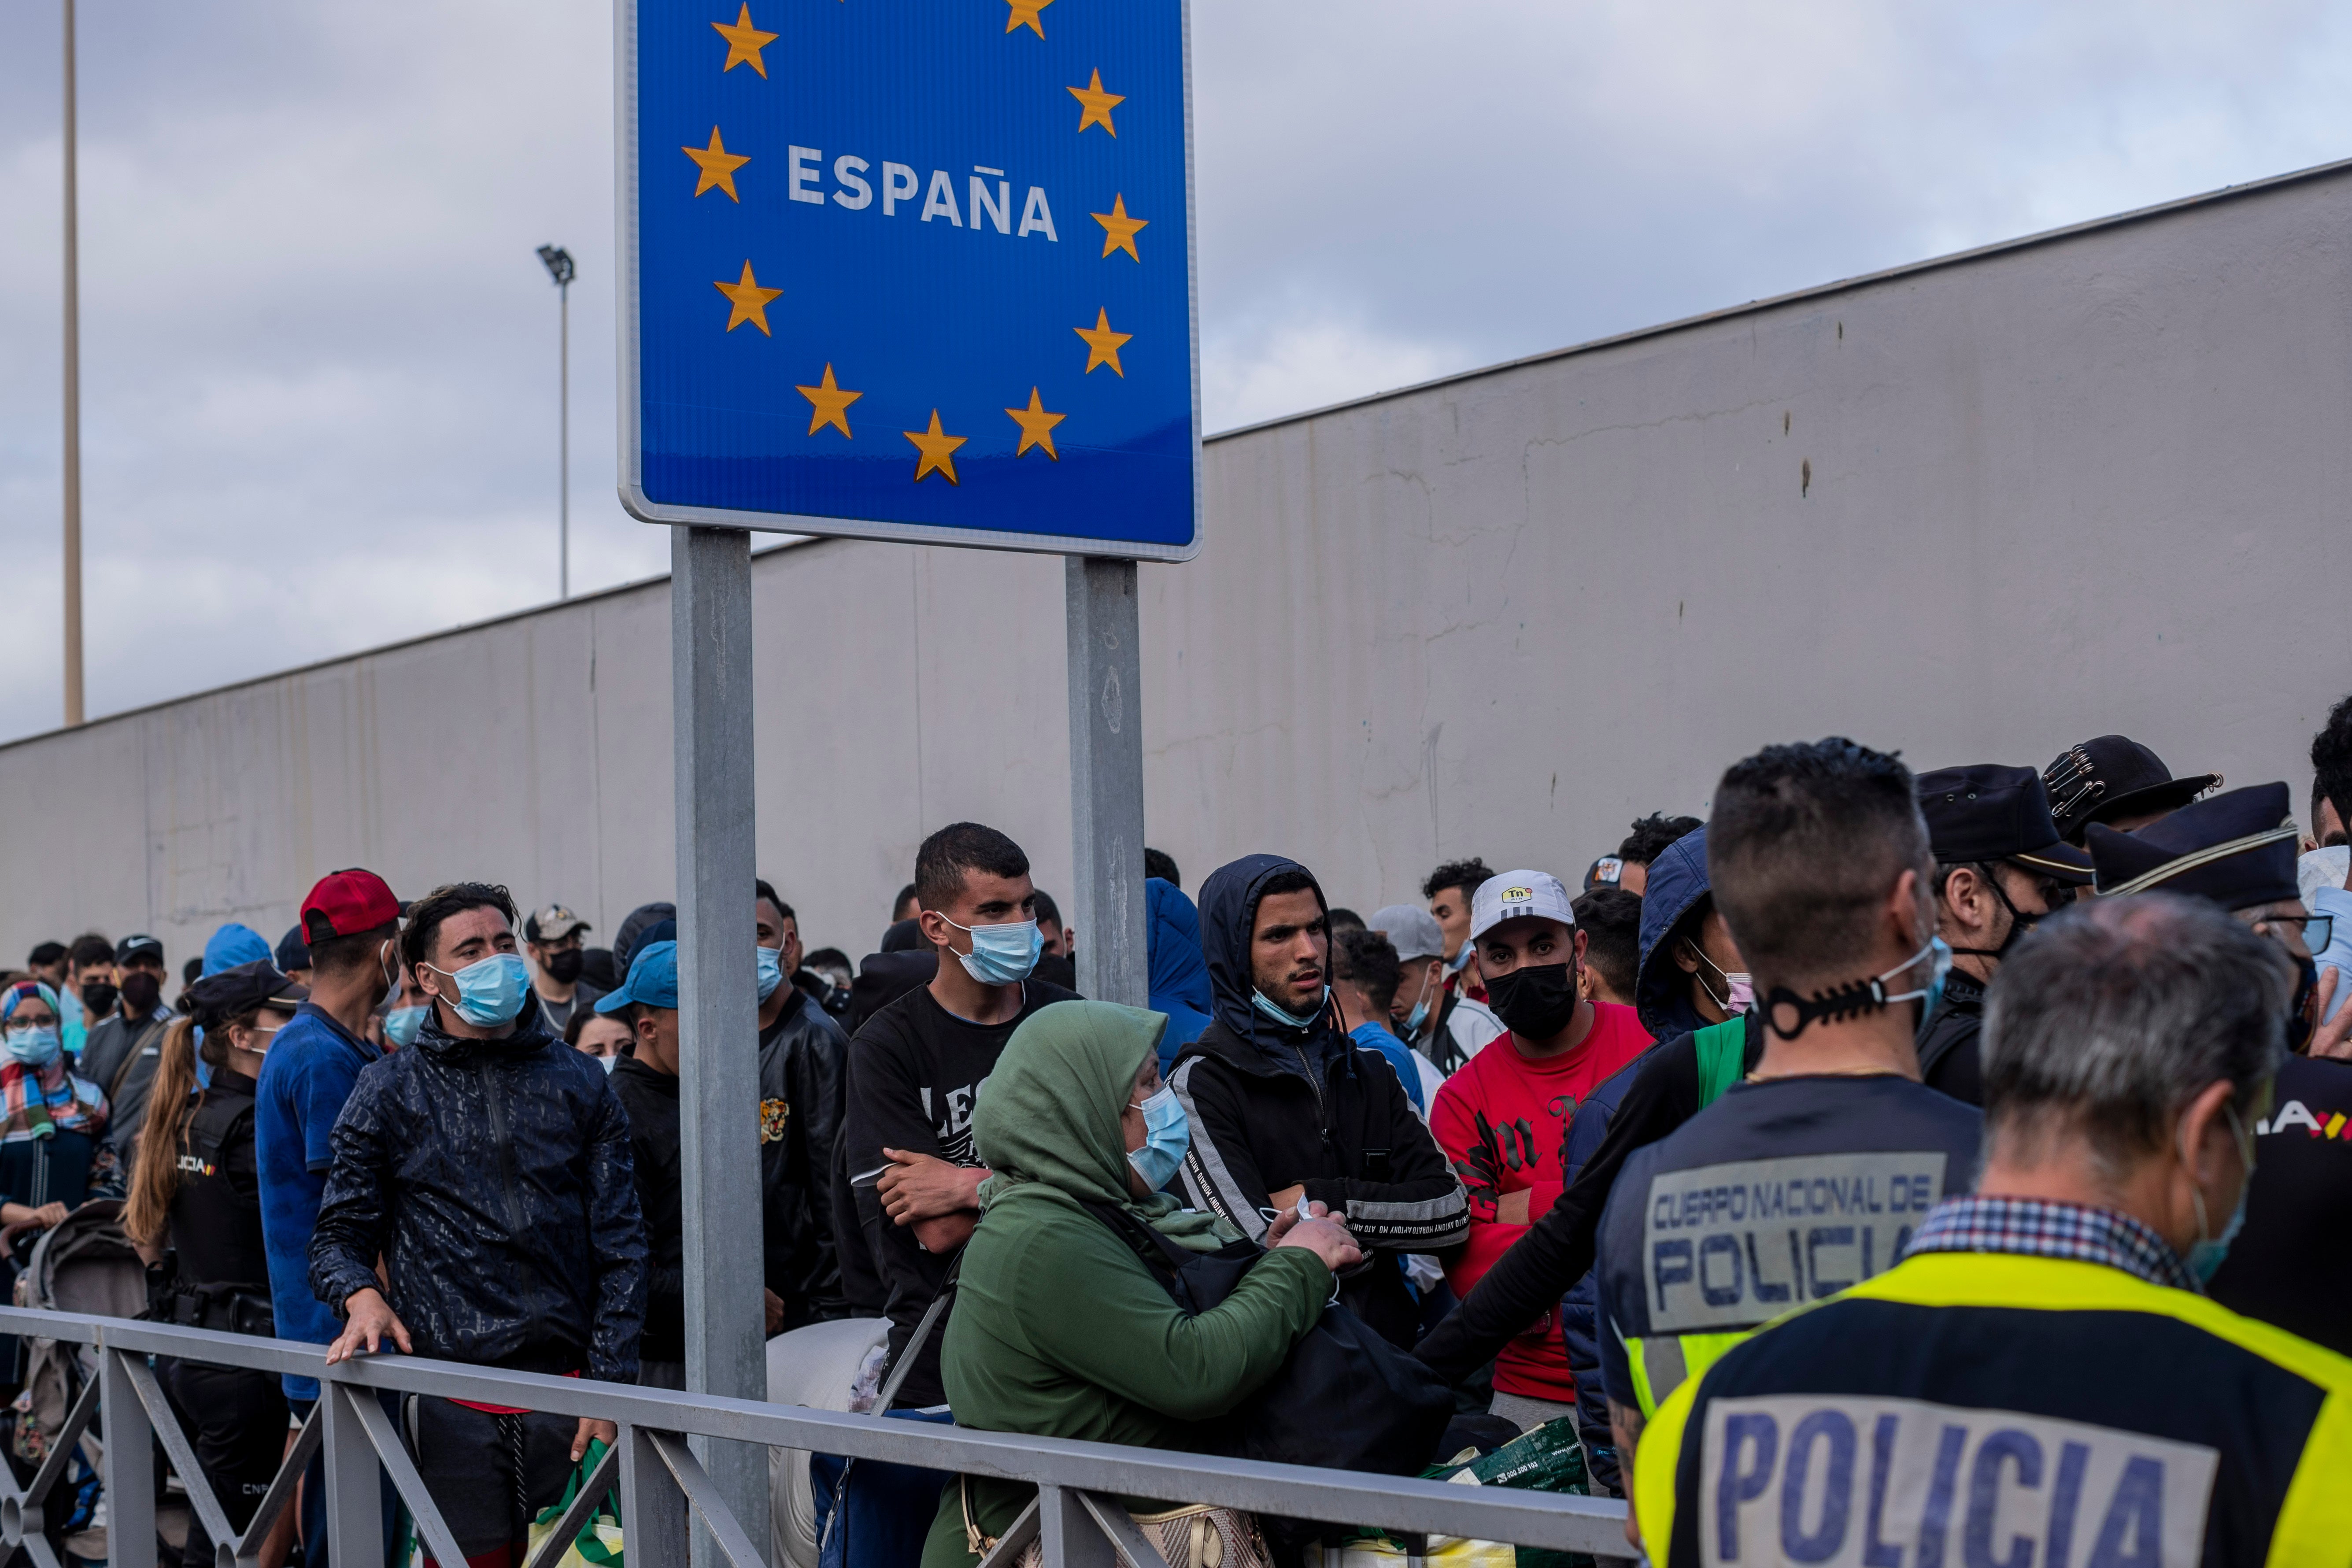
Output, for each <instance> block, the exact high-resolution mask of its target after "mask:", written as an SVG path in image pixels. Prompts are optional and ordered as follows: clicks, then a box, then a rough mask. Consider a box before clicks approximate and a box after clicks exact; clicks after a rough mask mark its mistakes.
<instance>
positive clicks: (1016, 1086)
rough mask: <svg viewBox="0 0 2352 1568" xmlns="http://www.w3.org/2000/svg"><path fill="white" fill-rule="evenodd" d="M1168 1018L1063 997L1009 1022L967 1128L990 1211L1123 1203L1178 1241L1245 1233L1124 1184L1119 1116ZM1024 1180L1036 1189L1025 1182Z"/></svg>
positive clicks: (1210, 1244)
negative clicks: (1011, 1205) (1012, 1025)
mask: <svg viewBox="0 0 2352 1568" xmlns="http://www.w3.org/2000/svg"><path fill="white" fill-rule="evenodd" d="M1167 1027H1168V1020H1167V1018H1166V1017H1165V1016H1162V1015H1160V1014H1158V1013H1147V1012H1145V1011H1144V1010H1143V1009H1142V1008H1140V1007H1121V1006H1118V1005H1116V1004H1114V1003H1109V1002H1057V1003H1055V1005H1052V1006H1050V1007H1041V1008H1039V1009H1038V1010H1037V1011H1036V1012H1034V1013H1033V1014H1031V1015H1030V1016H1029V1019H1028V1021H1027V1022H1026V1023H1024V1024H1023V1025H1022V1026H1020V1027H1019V1028H1017V1029H1015V1030H1013V1037H1012V1038H1011V1039H1010V1040H1007V1041H1006V1042H1005V1044H1004V1054H1003V1056H1001V1057H999V1058H997V1059H996V1068H995V1070H993V1071H992V1072H991V1073H990V1074H989V1076H988V1085H987V1087H986V1089H983V1090H982V1093H981V1096H980V1104H979V1106H978V1108H977V1109H975V1110H973V1111H972V1114H971V1135H972V1142H973V1144H974V1145H975V1147H977V1149H978V1150H979V1152H980V1157H981V1158H982V1160H983V1161H985V1162H987V1164H988V1168H989V1170H990V1171H991V1172H992V1174H991V1175H990V1176H989V1178H988V1180H986V1181H985V1182H982V1184H980V1206H981V1210H982V1213H983V1214H984V1213H986V1212H987V1211H988V1210H989V1209H991V1208H992V1207H994V1206H995V1205H998V1204H1001V1203H1003V1202H1006V1201H1007V1200H1010V1199H1030V1198H1046V1199H1047V1201H1052V1200H1051V1199H1050V1198H1047V1193H1046V1192H1045V1191H1040V1190H1036V1189H1050V1191H1051V1192H1052V1193H1055V1194H1061V1195H1062V1196H1064V1197H1066V1198H1068V1199H1074V1200H1077V1201H1080V1202H1085V1203H1098V1204H1117V1205H1118V1206H1119V1207H1121V1208H1123V1209H1125V1210H1126V1211H1127V1212H1128V1213H1129V1214H1131V1215H1135V1216H1136V1217H1137V1218H1138V1219H1139V1220H1142V1221H1143V1222H1144V1223H1145V1224H1146V1225H1149V1226H1151V1227H1152V1228H1154V1229H1155V1230H1157V1231H1159V1232H1160V1234H1161V1235H1162V1236H1165V1237H1168V1238H1169V1239H1170V1240H1171V1241H1173V1242H1175V1243H1176V1244H1177V1245H1178V1246H1180V1247H1189V1248H1191V1249H1192V1251H1194V1252H1214V1251H1216V1250H1217V1248H1219V1247H1223V1246H1224V1245H1225V1244H1226V1243H1227V1242H1230V1241H1238V1240H1240V1239H1241V1233H1240V1232H1239V1231H1237V1230H1235V1229H1234V1228H1233V1227H1232V1226H1228V1225H1226V1224H1224V1223H1223V1222H1222V1221H1221V1220H1219V1219H1218V1218H1217V1217H1216V1216H1215V1215H1206V1214H1200V1213H1197V1212H1195V1211H1193V1210H1191V1209H1187V1208H1184V1207H1182V1206H1181V1205H1179V1204H1178V1203H1177V1202H1176V1200H1175V1199H1174V1198H1172V1197H1171V1196H1169V1195H1168V1194H1166V1193H1154V1194H1151V1196H1150V1197H1148V1198H1138V1197H1137V1196H1136V1195H1135V1193H1134V1190H1133V1189H1132V1188H1130V1187H1129V1185H1128V1182H1127V1173H1128V1169H1129V1167H1128V1163H1127V1137H1126V1135H1125V1134H1124V1133H1123V1132H1121V1131H1119V1125H1118V1119H1119V1114H1120V1112H1122V1111H1124V1110H1126V1109H1127V1107H1128V1103H1129V1095H1130V1094H1131V1093H1132V1091H1133V1090H1134V1088H1135V1076H1136V1074H1138V1073H1139V1072H1141V1071H1142V1070H1143V1063H1144V1060H1145V1058H1149V1057H1150V1056H1152V1055H1153V1054H1155V1053H1156V1052H1157V1051H1158V1050H1159V1048H1160V1033H1161V1032H1162V1031H1163V1030H1165V1029H1166V1028H1167ZM1024 1189H1030V1190H1029V1191H1024Z"/></svg>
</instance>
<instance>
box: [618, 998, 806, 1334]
mask: <svg viewBox="0 0 2352 1568" xmlns="http://www.w3.org/2000/svg"><path fill="white" fill-rule="evenodd" d="M619 1070H620V1069H619V1068H614V1072H616V1073H617V1072H618V1071H619ZM848 1081H849V1037H848V1036H847V1035H845V1034H843V1033H842V1032H841V1026H840V1025H839V1024H836V1023H835V1022H834V1021H833V1019H832V1018H831V1017H830V1016H827V1014H826V1013H825V1010H824V1008H822V1007H820V1006H818V1005H816V1004H815V1003H814V1002H812V1001H810V1000H809V997H808V995H807V994H806V993H804V992H802V991H798V990H795V991H794V992H793V994H792V995H791V997H790V998H789V999H788V1000H786V1002H785V1003H784V1010H783V1012H782V1014H780V1015H778V1016H777V1018H776V1022H775V1024H774V1025H773V1026H772V1027H771V1028H770V1029H769V1030H767V1031H766V1032H763V1033H762V1034H761V1037H760V1184H761V1199H762V1200H763V1201H762V1204H761V1209H762V1215H761V1219H762V1224H763V1226H764V1227H765V1237H766V1240H767V1279H768V1289H771V1290H773V1291H774V1292H775V1293H776V1294H777V1295H778V1296H779V1297H781V1298H782V1300H783V1303H784V1327H785V1328H787V1329H797V1328H803V1327H805V1326H806V1325H808V1324H810V1323H822V1322H827V1321H831V1320H833V1319H835V1318H845V1317H847V1316H849V1300H848V1297H847V1295H846V1294H845V1291H844V1289H843V1288H842V1283H841V1265H840V1261H839V1259H838V1258H837V1256H836V1254H835V1247H834V1235H833V1205H832V1186H833V1180H832V1178H833V1154H834V1150H835V1147H836V1146H837V1145H838V1144H839V1143H840V1142H841V1118H842V1107H843V1102H844V1099H845V1096H846V1094H847V1092H848Z"/></svg>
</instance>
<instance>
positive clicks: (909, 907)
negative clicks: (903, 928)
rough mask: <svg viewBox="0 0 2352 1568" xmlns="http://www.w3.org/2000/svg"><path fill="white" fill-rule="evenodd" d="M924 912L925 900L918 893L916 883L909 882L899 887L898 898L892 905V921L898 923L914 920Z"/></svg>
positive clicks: (893, 923) (894, 923)
mask: <svg viewBox="0 0 2352 1568" xmlns="http://www.w3.org/2000/svg"><path fill="white" fill-rule="evenodd" d="M922 912H923V901H922V900H921V899H920V898H919V896H917V894H916V891H915V884H914V883H912V882H909V883H908V884H907V885H906V886H905V887H903V888H901V889H898V900H897V901H896V902H894V903H892V904H891V906H890V923H891V924H892V925H897V924H898V922H899V921H910V920H913V919H914V918H915V917H916V916H917V915H919V914H921V913H922Z"/></svg>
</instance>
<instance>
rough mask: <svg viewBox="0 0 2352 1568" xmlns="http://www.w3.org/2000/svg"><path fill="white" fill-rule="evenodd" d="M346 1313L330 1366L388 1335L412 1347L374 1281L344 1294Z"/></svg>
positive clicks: (374, 1348)
mask: <svg viewBox="0 0 2352 1568" xmlns="http://www.w3.org/2000/svg"><path fill="white" fill-rule="evenodd" d="M343 1316H344V1318H345V1320H346V1321H345V1322H344V1324H343V1331H342V1332H341V1334H339V1335H337V1336H336V1338H335V1342H334V1343H333V1344H331V1345H329V1346H328V1347H327V1364H328V1365H329V1366H332V1365H334V1364H335V1363H337V1362H339V1361H349V1360H351V1359H352V1357H353V1356H355V1355H358V1354H359V1353H360V1352H362V1351H363V1350H364V1351H365V1352H367V1353H368V1354H369V1355H373V1354H375V1352H377V1351H378V1350H379V1349H381V1348H382V1345H383V1341H385V1340H387V1339H389V1340H391V1341H392V1342H394V1344H396V1345H398V1346H399V1347H400V1348H401V1350H402V1351H403V1352H406V1351H407V1350H409V1349H410V1346H409V1343H408V1325H407V1324H405V1323H404V1322H402V1321H400V1318H399V1315H398V1314H397V1313H395V1312H394V1311H393V1310H392V1303H390V1302H389V1301H386V1300H384V1299H383V1291H381V1290H378V1289H375V1287H373V1285H371V1286H368V1287H366V1288H364V1289H358V1290H354V1291H352V1293H351V1294H350V1295H348V1296H346V1297H344V1298H343ZM579 1457H580V1456H579V1455H577V1454H574V1455H572V1458H575V1459H576V1458H579Z"/></svg>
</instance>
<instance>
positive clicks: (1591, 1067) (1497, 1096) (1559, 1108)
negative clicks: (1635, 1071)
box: [1429, 1002, 1650, 1403]
mask: <svg viewBox="0 0 2352 1568" xmlns="http://www.w3.org/2000/svg"><path fill="white" fill-rule="evenodd" d="M1649 1048H1650V1037H1649V1036H1648V1035H1646V1034H1644V1033H1643V1031H1642V1025H1641V1022H1640V1020H1639V1019H1638V1018H1636V1017H1635V1016H1634V1013H1633V1008H1631V1007H1622V1006H1619V1005H1616V1004H1615V1003H1612V1002H1596V1003H1594V1004H1593V1005H1592V1027H1591V1030H1590V1031H1589V1032H1587V1034H1586V1035H1585V1037H1584V1038H1583V1040H1582V1041H1581V1042H1580V1043H1579V1044H1578V1045H1577V1046H1576V1047H1574V1048H1573V1049H1571V1050H1567V1051H1562V1052H1561V1053H1560V1054H1559V1055H1558V1056H1556V1057H1550V1058H1546V1059H1544V1060H1542V1061H1533V1060H1530V1059H1529V1058H1528V1057H1526V1056H1525V1055H1524V1054H1522V1053H1521V1052H1520V1050H1519V1048H1518V1042H1517V1037H1515V1036H1510V1035H1506V1036H1504V1037H1502V1038H1501V1039H1498V1040H1496V1042H1495V1043H1494V1044H1493V1045H1491V1046H1488V1047H1486V1049H1485V1050H1483V1051H1480V1052H1479V1053H1478V1054H1477V1055H1476V1056H1475V1057H1473V1058H1470V1060H1469V1063H1468V1064H1467V1065H1466V1066H1465V1067H1464V1068H1462V1069H1461V1070H1460V1071H1458V1072H1456V1073H1455V1074H1454V1076H1453V1077H1452V1078H1449V1079H1446V1080H1445V1087H1444V1089H1439V1090H1438V1091H1437V1104H1436V1106H1435V1107H1434V1108H1433V1110H1431V1111H1430V1115H1429V1130H1430V1131H1432V1132H1433V1133H1435V1134H1436V1135H1437V1143H1438V1147H1440V1148H1441V1149H1444V1151H1445V1157H1446V1158H1447V1159H1448V1160H1450V1161H1452V1162H1453V1163H1454V1171H1455V1172H1456V1173H1458V1174H1459V1175H1460V1176H1461V1178H1462V1184H1463V1185H1464V1186H1465V1188H1467V1189H1468V1190H1469V1194H1470V1239H1469V1241H1468V1242H1467V1243H1466V1244H1465V1246H1464V1247H1463V1248H1462V1251H1461V1253H1460V1255H1459V1256H1457V1257H1456V1258H1454V1260H1453V1261H1452V1262H1450V1263H1448V1264H1447V1265H1446V1267H1445V1282H1446V1283H1447V1284H1448V1285H1449V1286H1451V1287H1452V1288H1453V1290H1454V1295H1455V1296H1457V1297H1462V1296H1467V1295H1469V1294H1470V1291H1471V1289H1472V1287H1474V1286H1475V1285H1476V1284H1477V1283H1478V1281H1479V1280H1480V1279H1485V1278H1486V1270H1487V1269H1489V1268H1493V1267H1494V1266H1495V1260H1496V1258H1500V1257H1502V1256H1503V1254H1504V1253H1505V1252H1507V1251H1508V1250H1509V1249H1510V1246H1511V1243H1513V1242H1515V1241H1517V1240H1518V1239H1519V1237H1522V1236H1524V1235H1526V1234H1527V1231H1528V1225H1532V1224H1534V1223H1535V1222H1536V1221H1537V1220H1538V1219H1541V1218H1542V1217H1543V1216H1544V1215H1545V1213H1546V1212H1547V1211H1548V1210H1549V1209H1550V1207H1551V1205H1552V1204H1553V1202H1554V1201H1555V1200H1557V1199H1558V1198H1559V1193H1560V1171H1559V1152H1560V1148H1561V1146H1562V1145H1563V1144H1565V1143H1566V1142H1567V1140H1568V1124H1569V1120H1570V1117H1572V1116H1573V1115H1574V1114H1575V1112H1576V1108H1577V1106H1578V1105H1579V1104H1580V1103H1581V1102H1582V1100H1583V1099H1584V1097H1585V1096H1586V1095H1588V1094H1590V1093H1591V1092H1592V1090H1593V1089H1595V1088H1597V1087H1599V1086H1600V1085H1601V1083H1602V1082H1603V1081H1605V1080H1606V1079H1608V1078H1609V1077H1610V1076H1611V1075H1612V1074H1613V1073H1615V1072H1616V1071H1617V1069H1618V1068H1622V1067H1623V1066H1624V1065H1625V1064H1626V1063H1627V1062H1630V1061H1632V1060H1633V1058H1635V1057H1638V1056H1640V1055H1641V1054H1642V1053H1643V1051H1645V1050H1647V1049H1649ZM1517 1192H1525V1193H1526V1194H1528V1225H1505V1224H1503V1223H1502V1222H1501V1221H1500V1220H1498V1219H1496V1217H1495V1201H1496V1199H1497V1198H1499V1197H1501V1196H1502V1195H1503V1194H1506V1193H1517ZM1495 1387H1496V1389H1497V1390H1499V1391H1500V1392H1502V1393H1505V1394H1518V1395H1519V1396H1520V1397H1522V1398H1525V1399H1550V1400H1557V1401H1560V1402H1562V1403H1565V1402H1567V1401H1569V1400H1572V1399H1574V1398H1575V1397H1576V1382H1575V1380H1574V1379H1573V1378H1571V1377H1570V1375H1569V1371H1568V1350H1567V1347H1566V1346H1565V1345H1563V1344H1562V1343H1561V1342H1560V1337H1559V1310H1558V1309H1557V1308H1555V1309H1554V1310H1551V1311H1549V1312H1547V1313H1545V1314H1544V1319H1543V1321H1542V1322H1540V1323H1538V1324H1536V1325H1535V1326H1534V1327H1532V1328H1530V1329H1529V1330H1528V1331H1527V1332H1526V1333H1523V1334H1521V1335H1520V1336H1519V1337H1518V1338H1517V1339H1516V1340H1513V1341H1512V1342H1510V1343H1509V1344H1508V1345H1507V1346H1506V1347H1505V1348H1504V1350H1503V1352H1502V1354H1500V1355H1498V1356H1496V1358H1495Z"/></svg>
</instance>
